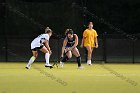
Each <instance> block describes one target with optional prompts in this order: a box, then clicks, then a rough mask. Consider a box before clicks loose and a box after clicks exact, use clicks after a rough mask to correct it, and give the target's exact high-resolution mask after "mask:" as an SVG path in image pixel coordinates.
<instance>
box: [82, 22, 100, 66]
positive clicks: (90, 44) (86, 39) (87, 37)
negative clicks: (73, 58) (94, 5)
mask: <svg viewBox="0 0 140 93" xmlns="http://www.w3.org/2000/svg"><path fill="white" fill-rule="evenodd" d="M97 36H98V34H97V32H96V30H94V29H93V22H89V24H88V28H87V29H86V30H85V31H84V32H83V39H82V43H81V47H83V46H84V47H85V48H86V49H87V51H88V60H87V64H88V65H92V64H91V57H92V51H93V49H94V48H98V39H97Z"/></svg>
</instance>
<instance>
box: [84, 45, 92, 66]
mask: <svg viewBox="0 0 140 93" xmlns="http://www.w3.org/2000/svg"><path fill="white" fill-rule="evenodd" d="M86 49H87V51H88V60H87V64H88V65H92V64H91V57H92V51H93V48H92V47H90V46H86Z"/></svg>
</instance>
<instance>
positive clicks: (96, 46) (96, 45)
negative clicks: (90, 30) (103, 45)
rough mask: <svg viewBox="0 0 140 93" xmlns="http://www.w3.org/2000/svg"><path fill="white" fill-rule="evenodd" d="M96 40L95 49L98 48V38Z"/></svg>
mask: <svg viewBox="0 0 140 93" xmlns="http://www.w3.org/2000/svg"><path fill="white" fill-rule="evenodd" d="M94 39H95V48H98V38H97V36H96V37H95V38H94Z"/></svg>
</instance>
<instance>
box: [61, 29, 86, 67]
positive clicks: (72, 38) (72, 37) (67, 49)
mask: <svg viewBox="0 0 140 93" xmlns="http://www.w3.org/2000/svg"><path fill="white" fill-rule="evenodd" d="M65 35H66V38H65V39H64V41H63V46H62V52H61V61H60V67H61V68H63V65H64V62H66V61H68V60H69V59H70V58H71V57H72V54H73V55H75V56H76V58H77V63H78V68H79V69H82V68H83V67H82V66H81V56H80V53H79V50H78V49H77V47H76V46H77V45H78V36H77V35H76V34H73V30H72V29H67V30H66V32H65Z"/></svg>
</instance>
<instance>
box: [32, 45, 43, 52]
mask: <svg viewBox="0 0 140 93" xmlns="http://www.w3.org/2000/svg"><path fill="white" fill-rule="evenodd" d="M43 47H44V45H41V46H40V47H36V48H34V49H32V51H37V50H38V49H41V48H43Z"/></svg>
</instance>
